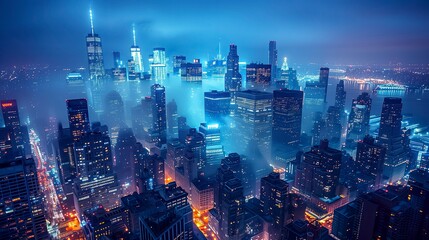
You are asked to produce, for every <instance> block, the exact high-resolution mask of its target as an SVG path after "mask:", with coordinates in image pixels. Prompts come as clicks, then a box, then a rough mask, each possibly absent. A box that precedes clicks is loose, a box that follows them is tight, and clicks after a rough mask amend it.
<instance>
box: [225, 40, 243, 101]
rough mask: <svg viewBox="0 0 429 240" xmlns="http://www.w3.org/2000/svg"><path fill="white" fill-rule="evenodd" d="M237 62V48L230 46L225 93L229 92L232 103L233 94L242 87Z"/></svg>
mask: <svg viewBox="0 0 429 240" xmlns="http://www.w3.org/2000/svg"><path fill="white" fill-rule="evenodd" d="M238 62H239V56H238V54H237V46H236V45H234V44H231V45H229V54H228V57H227V62H226V74H225V91H226V92H231V99H232V102H234V97H235V93H236V92H237V91H240V90H241V85H242V83H241V74H240V69H239V65H238Z"/></svg>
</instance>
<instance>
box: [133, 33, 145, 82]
mask: <svg viewBox="0 0 429 240" xmlns="http://www.w3.org/2000/svg"><path fill="white" fill-rule="evenodd" d="M130 51H131V57H132V59H133V61H134V71H135V72H136V73H140V74H141V73H142V72H143V71H144V67H143V62H142V55H141V52H140V47H139V46H138V45H137V41H136V29H135V27H134V25H133V45H132V46H131V48H130Z"/></svg>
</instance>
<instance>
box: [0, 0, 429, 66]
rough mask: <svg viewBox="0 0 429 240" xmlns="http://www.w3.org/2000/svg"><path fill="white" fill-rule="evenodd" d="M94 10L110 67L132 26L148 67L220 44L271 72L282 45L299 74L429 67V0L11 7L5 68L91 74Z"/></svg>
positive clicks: (130, 1) (4, 22) (201, 54)
mask: <svg viewBox="0 0 429 240" xmlns="http://www.w3.org/2000/svg"><path fill="white" fill-rule="evenodd" d="M304 2H305V3H304ZM90 5H92V8H93V12H94V24H95V31H96V32H97V33H98V34H100V35H101V37H102V40H103V48H104V56H105V65H106V67H111V66H112V56H111V55H112V54H111V53H112V51H115V50H116V51H120V52H121V54H122V58H123V60H126V59H128V58H129V55H130V54H129V47H130V45H131V44H132V34H131V26H132V24H133V23H135V24H136V30H137V34H138V35H137V43H138V45H140V47H141V48H142V54H143V56H144V58H145V59H147V56H148V54H149V53H150V51H151V49H152V48H153V47H165V48H166V50H167V55H169V56H172V55H175V54H183V55H186V56H187V57H188V59H192V58H202V59H203V60H205V59H207V58H208V57H209V56H210V57H213V56H214V55H215V54H216V52H217V45H218V42H219V40H220V41H221V43H222V53H223V54H224V55H226V54H227V45H228V44H230V43H235V44H237V45H238V48H239V49H238V51H239V55H240V57H241V60H243V61H247V62H251V61H260V62H267V51H268V41H269V40H277V45H278V49H279V57H283V56H287V57H288V58H289V61H290V63H291V64H292V65H293V64H308V63H317V64H365V63H379V64H386V63H391V62H393V63H397V62H402V63H429V1H427V0H423V1H414V0H411V1H405V0H404V1H395V0H390V1H389V0H380V1H374V0H360V1H344V0H327V1H300V0H296V1H295V0H294V1H290V0H272V1H268V0H265V1H263V0H183V1H177V0H151V1H148V0H127V1H118V0H115V1H113V0H95V1H93V2H92V3H90V1H80V0H77V1H71V0H70V1H65V0H57V1H46V0H41V1H34V0H20V1H9V0H2V1H1V3H0V22H1V24H0V26H1V31H0V39H1V44H0V67H5V66H11V65H14V64H18V65H19V64H51V65H55V66H61V67H63V66H64V67H78V66H84V67H86V65H87V62H86V56H85V54H86V49H85V36H86V35H87V34H88V33H89V31H90V24H89V16H88V15H89V14H88V12H89V6H90Z"/></svg>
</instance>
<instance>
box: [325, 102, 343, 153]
mask: <svg viewBox="0 0 429 240" xmlns="http://www.w3.org/2000/svg"><path fill="white" fill-rule="evenodd" d="M341 129H342V126H341V112H340V109H339V108H338V107H334V106H329V108H328V111H327V112H326V135H325V136H324V137H325V138H327V139H328V140H329V141H331V143H332V144H333V145H334V146H335V147H334V148H339V147H340V144H341Z"/></svg>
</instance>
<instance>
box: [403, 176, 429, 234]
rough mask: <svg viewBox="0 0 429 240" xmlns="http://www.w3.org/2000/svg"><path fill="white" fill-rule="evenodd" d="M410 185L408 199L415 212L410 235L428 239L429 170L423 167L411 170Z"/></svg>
mask: <svg viewBox="0 0 429 240" xmlns="http://www.w3.org/2000/svg"><path fill="white" fill-rule="evenodd" d="M408 185H409V186H410V188H409V191H408V201H409V202H410V205H411V208H412V209H413V213H414V214H413V215H414V217H413V220H412V222H411V224H410V225H411V229H410V230H411V231H410V232H411V233H410V235H409V236H411V237H414V239H427V238H428V237H429V224H428V218H429V204H428V203H429V172H427V171H424V170H422V169H417V170H413V171H411V172H410V178H409V179H408Z"/></svg>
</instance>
